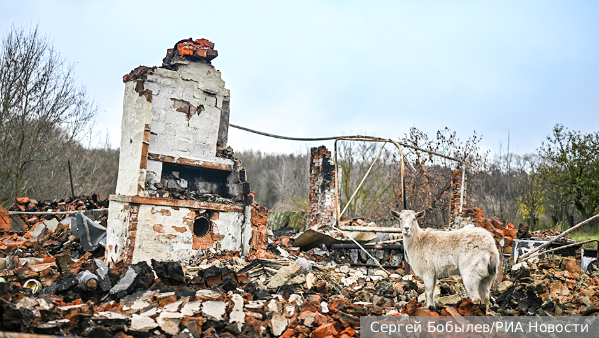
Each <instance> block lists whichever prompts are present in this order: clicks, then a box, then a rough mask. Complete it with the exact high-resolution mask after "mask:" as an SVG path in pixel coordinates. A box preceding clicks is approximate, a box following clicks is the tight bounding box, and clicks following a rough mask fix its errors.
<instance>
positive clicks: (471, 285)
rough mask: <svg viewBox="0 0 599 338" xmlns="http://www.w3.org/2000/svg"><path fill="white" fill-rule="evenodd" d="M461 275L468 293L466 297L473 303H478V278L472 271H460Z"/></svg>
mask: <svg viewBox="0 0 599 338" xmlns="http://www.w3.org/2000/svg"><path fill="white" fill-rule="evenodd" d="M460 274H461V275H462V281H463V282H464V288H466V292H468V296H470V299H472V302H473V303H475V304H476V303H480V294H479V291H478V290H479V288H478V286H479V284H480V276H479V275H478V274H477V273H476V271H473V270H466V271H460Z"/></svg>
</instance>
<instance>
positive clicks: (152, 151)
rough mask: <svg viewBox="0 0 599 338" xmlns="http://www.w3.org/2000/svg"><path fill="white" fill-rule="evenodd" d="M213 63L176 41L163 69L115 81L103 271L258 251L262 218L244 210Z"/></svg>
mask: <svg viewBox="0 0 599 338" xmlns="http://www.w3.org/2000/svg"><path fill="white" fill-rule="evenodd" d="M217 55H218V53H217V51H216V50H214V44H213V43H212V42H210V41H208V40H205V39H198V40H195V41H193V40H191V39H189V40H182V41H179V42H178V43H177V44H176V45H175V47H174V48H172V49H169V50H168V51H167V56H166V57H165V58H164V59H163V63H162V66H160V67H144V66H140V67H137V68H136V69H134V70H133V71H132V72H131V73H129V74H127V75H125V76H124V77H123V82H124V83H125V95H124V100H123V120H122V132H121V149H120V160H119V174H118V181H117V187H116V194H115V195H112V196H111V197H110V210H109V220H108V234H107V250H106V258H107V262H109V263H110V262H112V263H114V262H118V261H121V260H124V261H130V262H132V263H136V262H139V261H142V260H149V259H152V258H154V259H161V260H181V259H189V258H191V257H194V256H196V255H197V254H199V253H201V252H202V250H207V249H210V248H213V249H223V250H237V251H240V252H242V254H247V253H249V252H250V249H251V248H254V249H257V248H260V247H261V246H265V233H266V222H265V221H264V219H263V218H264V217H262V215H263V214H265V212H266V211H265V210H264V209H263V208H261V207H259V206H257V205H256V204H254V203H253V194H252V193H251V191H250V186H249V183H247V181H246V172H245V170H244V168H243V166H242V165H241V162H240V161H239V160H237V159H235V158H234V157H233V152H232V150H231V148H230V147H227V138H228V127H229V101H230V92H229V90H228V89H227V88H225V82H224V81H223V80H222V79H221V74H220V72H219V71H218V70H217V69H216V68H214V66H213V65H212V64H211V63H210V61H211V60H212V59H214V58H215V57H216V56H217Z"/></svg>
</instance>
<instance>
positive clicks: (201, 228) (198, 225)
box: [193, 217, 212, 237]
mask: <svg viewBox="0 0 599 338" xmlns="http://www.w3.org/2000/svg"><path fill="white" fill-rule="evenodd" d="M211 226H212V223H211V222H210V220H209V219H208V218H206V217H199V218H196V220H195V221H193V234H194V235H196V236H198V237H204V236H206V235H207V234H208V232H210V228H211Z"/></svg>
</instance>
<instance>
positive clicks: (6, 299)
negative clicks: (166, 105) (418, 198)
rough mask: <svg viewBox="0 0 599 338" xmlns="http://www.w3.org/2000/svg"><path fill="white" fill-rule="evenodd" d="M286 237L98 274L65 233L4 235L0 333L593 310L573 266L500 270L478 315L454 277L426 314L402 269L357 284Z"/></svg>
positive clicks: (344, 326)
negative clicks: (247, 249)
mask: <svg viewBox="0 0 599 338" xmlns="http://www.w3.org/2000/svg"><path fill="white" fill-rule="evenodd" d="M254 213H255V214H254ZM265 219H266V210H265V209H264V210H261V209H255V211H254V212H253V214H252V225H253V226H256V227H264V229H265V227H266V220H265ZM485 220H486V221H484V222H483V221H482V220H480V219H479V220H477V221H481V224H483V227H485V228H487V227H489V224H490V225H491V226H492V227H493V229H492V232H494V233H497V234H498V232H497V231H496V230H506V228H504V229H499V227H497V226H496V225H494V222H493V221H496V220H493V219H492V218H491V219H488V220H487V219H485ZM487 222H488V223H487ZM495 223H496V222H495ZM502 234H503V232H502ZM290 235H291V234H285V233H283V232H280V236H272V235H271V236H269V237H268V238H267V239H266V241H264V242H266V243H268V246H267V247H263V248H259V247H257V248H254V250H253V251H252V253H251V254H250V255H246V256H245V257H242V256H241V255H240V254H239V252H235V251H220V252H217V251H212V252H211V251H209V252H207V253H206V254H204V255H202V256H198V257H195V258H192V259H189V260H187V261H184V262H160V261H155V260H151V261H149V262H146V261H142V262H139V263H136V264H127V263H126V262H120V263H118V264H115V265H114V266H111V267H107V266H106V265H105V264H104V263H103V261H102V259H101V258H102V254H101V251H102V250H101V249H100V250H99V251H98V252H83V251H81V250H80V248H79V247H78V238H76V237H74V236H71V235H70V233H69V232H68V228H67V226H66V225H61V224H59V225H58V226H57V228H56V230H55V231H52V232H49V231H48V232H46V233H45V234H43V235H42V236H40V237H37V238H31V239H27V238H25V237H24V236H25V235H20V234H15V233H7V234H5V235H4V236H3V237H1V238H0V241H1V242H7V241H11V243H15V244H14V245H12V246H10V249H9V246H7V248H6V249H4V251H2V252H1V254H0V256H4V257H2V258H0V277H2V278H3V280H0V329H1V330H5V331H16V332H30V333H38V334H53V335H58V334H60V335H63V336H65V335H66V336H84V337H90V336H93V337H120V338H127V337H165V338H166V337H177V338H183V337H192V336H193V337H227V338H232V337H234V336H239V335H242V336H244V337H256V338H257V337H284V338H308V337H311V338H313V337H318V338H324V337H335V338H350V337H357V336H358V335H359V330H360V322H359V318H360V317H361V316H383V315H385V316H403V315H410V316H470V315H487V316H494V315H581V314H589V313H592V312H593V311H595V310H596V309H599V306H598V302H599V271H597V270H594V271H593V272H591V273H590V274H585V273H584V272H582V271H581V270H580V267H579V263H578V261H577V260H576V258H575V257H569V258H544V259H542V260H540V261H537V262H535V263H534V264H528V265H526V264H519V265H516V266H514V267H511V268H510V269H508V271H507V272H506V274H505V275H504V277H503V278H504V279H503V280H501V281H499V283H498V284H499V286H498V287H497V288H494V289H492V299H491V304H490V306H489V307H488V308H487V307H486V306H482V305H478V304H473V303H472V301H471V300H470V299H469V298H468V297H467V294H466V293H465V289H464V286H463V284H462V282H461V279H460V278H459V277H455V276H453V277H450V278H445V279H441V280H440V281H439V283H438V286H437V287H436V290H435V293H436V297H435V300H436V307H435V308H432V307H431V308H426V307H425V306H424V305H423V304H424V298H425V297H424V289H425V288H424V284H423V282H422V280H421V279H420V278H417V277H415V276H414V275H413V274H411V273H410V272H411V271H404V270H402V269H397V270H395V271H380V272H377V273H376V274H373V275H368V274H367V272H368V270H367V269H365V268H355V267H352V266H350V265H349V264H335V263H334V262H333V261H332V257H333V256H335V250H332V249H328V250H325V249H321V250H320V251H317V250H316V249H312V250H310V251H306V252H302V251H301V250H299V249H298V248H293V247H290V246H289V242H290ZM265 236H266V235H265ZM503 238H504V239H505V238H506V235H505V234H504V237H503ZM258 242H263V241H262V240H258ZM86 276H87V277H86ZM90 276H93V277H94V278H91V279H90V278H89V277H90ZM38 282H39V284H38Z"/></svg>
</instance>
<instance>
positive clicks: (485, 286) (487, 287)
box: [478, 276, 494, 304]
mask: <svg viewBox="0 0 599 338" xmlns="http://www.w3.org/2000/svg"><path fill="white" fill-rule="evenodd" d="M493 279H494V278H493V277H492V276H486V277H484V278H483V279H482V280H481V281H480V285H479V286H478V293H479V295H480V301H481V303H482V304H489V293H490V291H491V284H493Z"/></svg>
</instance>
